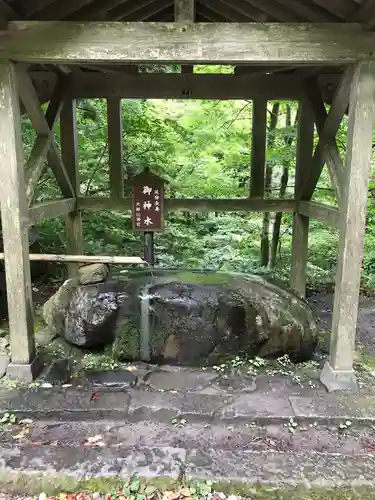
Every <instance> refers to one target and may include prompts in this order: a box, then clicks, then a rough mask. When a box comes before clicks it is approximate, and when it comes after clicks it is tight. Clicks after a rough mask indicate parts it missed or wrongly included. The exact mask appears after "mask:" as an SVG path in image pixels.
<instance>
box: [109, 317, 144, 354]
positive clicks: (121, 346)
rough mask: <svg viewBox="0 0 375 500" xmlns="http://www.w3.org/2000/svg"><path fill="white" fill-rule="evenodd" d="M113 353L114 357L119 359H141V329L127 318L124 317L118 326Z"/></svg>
mask: <svg viewBox="0 0 375 500" xmlns="http://www.w3.org/2000/svg"><path fill="white" fill-rule="evenodd" d="M112 353H113V357H114V359H117V360H126V361H135V360H137V359H139V354H140V334H139V329H138V328H136V327H135V326H134V325H132V324H131V323H130V322H129V320H128V319H127V318H123V319H122V320H121V322H120V323H119V324H118V326H117V329H116V339H115V341H114V342H113V346H112Z"/></svg>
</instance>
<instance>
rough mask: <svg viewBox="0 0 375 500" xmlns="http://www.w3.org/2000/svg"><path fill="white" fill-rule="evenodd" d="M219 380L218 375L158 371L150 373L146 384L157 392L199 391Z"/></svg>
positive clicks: (145, 380)
mask: <svg viewBox="0 0 375 500" xmlns="http://www.w3.org/2000/svg"><path fill="white" fill-rule="evenodd" d="M216 378H217V374H216V373H212V372H211V373H209V372H202V371H198V370H195V371H193V370H192V371H187V370H179V371H173V372H171V371H169V372H168V371H164V370H158V371H154V372H151V373H148V374H147V375H146V376H145V377H144V379H143V380H144V382H145V383H146V384H147V385H149V386H150V387H152V388H153V389H156V390H167V391H168V390H176V391H183V390H199V389H201V388H203V387H205V386H207V385H208V384H210V383H212V381H213V380H215V379H216Z"/></svg>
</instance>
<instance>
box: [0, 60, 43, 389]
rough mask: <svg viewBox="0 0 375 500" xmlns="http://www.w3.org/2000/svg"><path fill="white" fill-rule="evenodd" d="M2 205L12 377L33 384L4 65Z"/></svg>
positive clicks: (18, 153) (15, 151) (4, 65)
mask: <svg viewBox="0 0 375 500" xmlns="http://www.w3.org/2000/svg"><path fill="white" fill-rule="evenodd" d="M0 137H1V147H0V170H1V182H0V202H1V222H2V235H3V245H4V253H5V272H6V287H7V298H8V316H9V330H10V344H11V352H12V363H11V364H12V366H11V368H10V371H11V372H12V375H13V376H17V375H18V376H19V377H21V378H26V379H28V380H31V379H32V378H34V375H36V373H35V367H36V365H35V359H36V351H35V341H34V321H33V304H32V296H31V277H30V264H29V259H28V253H29V241H28V207H27V200H26V193H25V182H24V163H23V152H22V138H21V123H20V109H19V98H18V92H17V81H16V75H15V71H14V67H13V64H12V63H10V62H8V61H1V62H0Z"/></svg>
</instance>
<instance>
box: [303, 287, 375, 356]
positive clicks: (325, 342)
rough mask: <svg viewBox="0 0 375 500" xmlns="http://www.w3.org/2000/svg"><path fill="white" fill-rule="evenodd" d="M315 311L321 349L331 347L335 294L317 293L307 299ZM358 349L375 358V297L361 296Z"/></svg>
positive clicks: (357, 338)
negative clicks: (330, 338)
mask: <svg viewBox="0 0 375 500" xmlns="http://www.w3.org/2000/svg"><path fill="white" fill-rule="evenodd" d="M307 301H308V303H309V304H310V306H311V308H312V309H313V310H314V311H315V313H316V316H317V321H318V330H319V332H320V333H321V340H322V342H321V344H320V345H321V347H322V348H323V350H326V349H327V347H328V346H329V333H328V332H330V329H331V324H332V310H333V293H332V292H315V293H314V294H312V295H310V296H309V297H308V298H307ZM356 344H357V348H358V349H361V350H363V351H364V352H365V353H366V354H368V355H370V356H375V296H367V295H361V297H360V301H359V311H358V321H357V337H356Z"/></svg>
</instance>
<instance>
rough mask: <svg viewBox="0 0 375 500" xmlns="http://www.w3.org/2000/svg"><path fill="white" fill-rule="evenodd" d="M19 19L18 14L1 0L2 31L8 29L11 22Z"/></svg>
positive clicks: (0, 23) (0, 19) (0, 18)
mask: <svg viewBox="0 0 375 500" xmlns="http://www.w3.org/2000/svg"><path fill="white" fill-rule="evenodd" d="M17 19H19V15H18V13H17V12H16V11H15V10H14V9H13V7H11V6H10V5H9V4H8V3H7V2H6V1H5V0H0V29H3V28H5V27H6V25H7V24H8V22H9V21H16V20H17Z"/></svg>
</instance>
